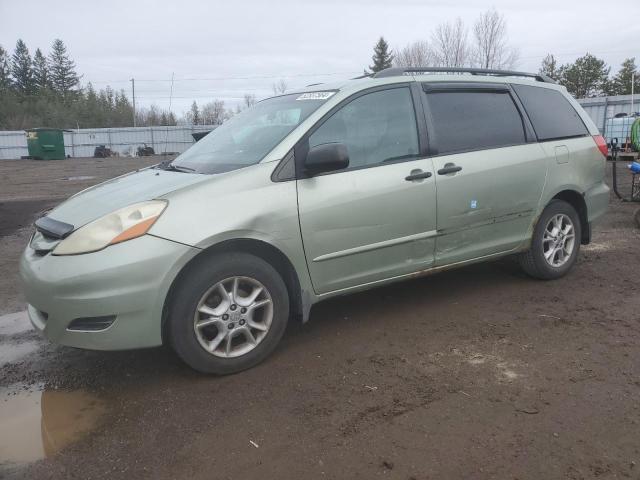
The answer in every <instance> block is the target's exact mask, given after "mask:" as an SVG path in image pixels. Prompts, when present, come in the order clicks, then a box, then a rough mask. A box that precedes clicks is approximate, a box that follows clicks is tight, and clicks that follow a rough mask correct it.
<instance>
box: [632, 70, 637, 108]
mask: <svg viewBox="0 0 640 480" xmlns="http://www.w3.org/2000/svg"><path fill="white" fill-rule="evenodd" d="M635 84H636V74H635V72H634V73H632V74H631V114H633V93H634V92H633V87H634V86H635Z"/></svg>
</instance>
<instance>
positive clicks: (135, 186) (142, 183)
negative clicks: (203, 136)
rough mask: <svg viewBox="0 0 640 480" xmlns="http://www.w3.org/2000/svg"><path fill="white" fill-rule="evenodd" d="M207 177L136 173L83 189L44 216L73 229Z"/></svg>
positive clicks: (188, 174) (207, 178)
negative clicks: (67, 224)
mask: <svg viewBox="0 0 640 480" xmlns="http://www.w3.org/2000/svg"><path fill="white" fill-rule="evenodd" d="M211 177H212V176H211V175H199V174H194V173H182V172H173V171H167V170H159V169H145V170H140V171H137V172H133V173H129V174H127V175H123V176H121V177H117V178H114V179H112V180H108V181H106V182H104V183H101V184H99V185H96V186H94V187H90V188H88V189H86V190H83V191H81V192H80V193H77V194H75V195H74V196H72V197H70V198H69V199H68V200H66V201H65V202H64V203H61V204H60V205H58V206H57V207H56V208H54V209H53V210H52V211H51V212H49V213H48V214H47V216H48V217H50V218H52V219H54V220H58V221H60V222H65V223H69V224H71V225H73V226H74V227H75V228H76V229H77V228H79V227H81V226H83V225H85V224H87V223H89V222H91V221H92V220H95V219H97V218H99V217H102V216H103V215H106V214H108V213H111V212H113V211H114V210H118V209H119V208H122V207H126V206H127V205H131V204H133V203H138V202H143V201H145V200H153V199H154V198H158V197H161V196H162V195H165V194H167V193H169V192H172V191H174V190H178V189H180V188H184V187H186V186H189V185H193V184H196V183H200V182H203V181H206V180H209V179H211Z"/></svg>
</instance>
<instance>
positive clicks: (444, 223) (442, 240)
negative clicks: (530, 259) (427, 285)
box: [434, 144, 546, 265]
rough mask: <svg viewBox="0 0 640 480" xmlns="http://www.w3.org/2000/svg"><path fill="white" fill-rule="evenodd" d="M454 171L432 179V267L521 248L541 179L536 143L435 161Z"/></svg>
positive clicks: (540, 156) (542, 165)
mask: <svg viewBox="0 0 640 480" xmlns="http://www.w3.org/2000/svg"><path fill="white" fill-rule="evenodd" d="M434 164H435V168H436V170H439V169H443V168H445V167H446V165H447V164H454V165H456V166H459V167H462V170H461V171H459V172H452V173H448V174H443V175H438V176H437V187H438V239H437V242H436V263H437V265H445V264H450V263H455V262H460V261H465V260H469V259H472V258H477V257H481V256H485V255H491V254H494V253H499V252H505V251H509V250H511V249H514V248H516V247H518V246H519V245H521V244H522V242H523V240H524V237H525V235H526V232H527V230H528V228H529V226H530V225H531V222H532V221H533V216H534V214H535V212H536V210H537V207H538V203H539V201H540V196H541V194H542V189H543V186H544V182H545V177H546V159H545V155H544V151H543V150H542V149H541V148H540V147H539V145H538V144H528V145H521V146H516V147H506V148H499V149H494V150H487V151H479V152H469V153H462V154H456V155H447V156H444V157H441V158H435V159H434Z"/></svg>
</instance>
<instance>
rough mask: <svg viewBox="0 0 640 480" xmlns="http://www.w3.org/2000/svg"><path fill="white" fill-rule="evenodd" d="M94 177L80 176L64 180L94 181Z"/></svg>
mask: <svg viewBox="0 0 640 480" xmlns="http://www.w3.org/2000/svg"><path fill="white" fill-rule="evenodd" d="M94 178H96V177H94V176H91V175H78V176H76V177H64V178H63V180H93V179H94Z"/></svg>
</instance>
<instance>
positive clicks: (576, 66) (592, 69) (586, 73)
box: [559, 53, 611, 98]
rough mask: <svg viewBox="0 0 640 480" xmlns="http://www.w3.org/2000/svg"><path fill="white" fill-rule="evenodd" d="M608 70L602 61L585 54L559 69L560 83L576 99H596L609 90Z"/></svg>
mask: <svg viewBox="0 0 640 480" xmlns="http://www.w3.org/2000/svg"><path fill="white" fill-rule="evenodd" d="M610 70H611V69H610V68H609V67H607V65H606V63H605V62H604V60H600V59H599V58H596V57H594V56H593V55H591V54H590V53H587V54H586V55H585V56H584V57H580V58H578V59H577V60H576V61H575V62H574V63H572V64H569V65H563V66H562V67H560V70H559V76H560V83H561V84H562V85H564V86H565V87H567V90H568V91H569V93H570V94H571V95H573V96H574V97H576V98H588V97H597V96H600V95H602V94H603V93H605V92H607V91H608V89H609V71H610Z"/></svg>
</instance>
